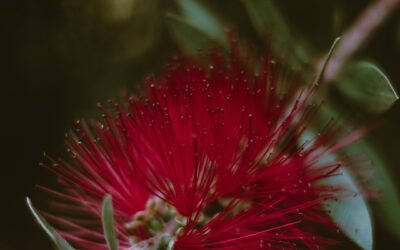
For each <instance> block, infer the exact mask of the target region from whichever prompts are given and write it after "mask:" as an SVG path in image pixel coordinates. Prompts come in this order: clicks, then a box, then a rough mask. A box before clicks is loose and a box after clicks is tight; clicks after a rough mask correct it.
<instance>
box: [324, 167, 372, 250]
mask: <svg viewBox="0 0 400 250" xmlns="http://www.w3.org/2000/svg"><path fill="white" fill-rule="evenodd" d="M324 183H328V184H332V185H340V186H344V187H345V188H346V191H344V193H343V198H340V199H339V200H337V201H332V200H329V201H327V202H326V203H325V206H326V207H327V208H328V209H329V211H331V213H330V215H331V217H332V219H333V220H334V221H335V222H336V223H337V225H338V226H339V227H340V229H341V230H342V231H343V233H345V234H346V235H347V236H348V237H349V238H350V239H351V240H353V241H354V242H355V243H356V244H357V245H359V246H360V247H361V248H362V249H364V250H370V249H372V245H373V243H372V242H373V235H372V221H371V217H370V213H369V209H368V206H367V202H366V201H365V199H364V197H363V194H362V191H361V189H360V188H359V187H358V186H357V184H356V182H355V180H354V179H353V177H352V176H351V174H350V172H349V171H347V170H346V169H345V168H342V169H341V174H340V175H336V176H333V177H330V178H329V179H327V180H326V181H324Z"/></svg>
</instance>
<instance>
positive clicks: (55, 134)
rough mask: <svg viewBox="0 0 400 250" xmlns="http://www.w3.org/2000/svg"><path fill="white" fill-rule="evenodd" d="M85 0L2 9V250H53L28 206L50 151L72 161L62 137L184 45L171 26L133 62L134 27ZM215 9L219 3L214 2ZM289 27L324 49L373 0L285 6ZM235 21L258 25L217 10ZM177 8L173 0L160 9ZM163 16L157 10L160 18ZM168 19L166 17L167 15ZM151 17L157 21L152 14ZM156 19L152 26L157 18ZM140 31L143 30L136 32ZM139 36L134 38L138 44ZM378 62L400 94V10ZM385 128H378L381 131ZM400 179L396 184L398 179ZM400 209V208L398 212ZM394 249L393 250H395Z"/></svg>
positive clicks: (372, 47) (372, 46)
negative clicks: (337, 16)
mask: <svg viewBox="0 0 400 250" xmlns="http://www.w3.org/2000/svg"><path fill="white" fill-rule="evenodd" d="M79 2H80V1H78V0H70V1H68V0H64V1H63V0H36V1H33V0H10V1H3V2H2V3H1V5H2V6H1V10H0V13H1V14H0V27H1V28H0V34H1V39H0V50H1V53H0V70H1V71H0V73H1V74H0V84H1V90H0V94H1V97H0V101H1V105H0V111H1V113H0V117H1V118H0V119H1V122H0V126H1V128H0V135H1V140H0V143H1V150H0V153H1V157H0V168H1V170H0V178H1V179H0V192H1V193H0V198H1V205H0V218H1V219H0V250H1V249H51V245H50V243H49V240H48V239H47V237H46V235H45V234H44V232H43V231H42V230H41V229H39V228H38V226H36V224H35V223H34V221H33V218H32V216H31V214H30V213H29V211H28V209H27V207H26V205H25V197H26V196H27V195H29V196H32V197H33V198H34V199H35V203H38V206H40V205H41V204H43V203H44V202H45V200H44V198H43V197H41V196H40V194H38V193H37V191H35V184H37V183H41V184H46V185H52V183H53V182H54V177H53V176H51V175H50V174H49V173H48V172H47V171H45V170H44V169H42V168H40V167H38V163H39V162H40V161H41V160H43V157H42V152H43V151H46V152H48V153H49V154H51V155H55V156H59V155H61V156H62V155H64V149H63V135H64V133H65V132H66V131H68V129H69V128H71V127H72V125H73V123H74V121H75V119H77V118H82V117H95V116H97V113H96V112H97V109H96V107H95V103H96V102H97V101H100V102H104V101H106V100H107V99H108V98H112V97H115V96H118V95H119V93H120V92H121V91H123V90H126V89H128V90H133V89H134V85H135V84H136V83H138V82H140V80H141V79H143V77H144V76H145V75H146V74H148V73H150V72H157V71H158V70H159V68H160V65H162V64H164V63H165V62H167V61H168V58H169V55H170V54H171V53H173V52H175V51H177V48H176V47H175V45H174V43H173V42H172V41H171V39H170V37H169V35H168V33H167V32H166V31H165V27H164V26H163V24H162V16H161V15H160V16H161V18H159V19H157V18H156V17H151V19H152V20H153V19H154V20H156V21H157V20H158V21H159V23H160V24H159V26H158V27H157V31H156V33H157V34H158V35H157V36H158V38H156V40H155V41H154V43H153V44H152V45H151V46H150V48H149V49H147V50H146V52H145V53H143V55H136V54H134V55H131V56H126V57H124V54H125V52H124V50H122V51H121V44H120V41H121V39H122V38H124V37H126V36H128V35H127V34H130V33H132V32H134V30H133V28H132V29H131V28H130V27H125V26H123V25H121V24H109V23H105V22H103V21H102V19H101V17H99V16H98V14H96V9H95V8H94V9H90V7H89V8H87V9H84V8H83V7H82V6H81V4H80V3H79ZM208 2H210V3H211V2H212V1H208ZM276 2H277V3H278V2H279V4H278V7H279V8H280V10H281V11H282V12H283V14H284V15H285V17H286V18H287V20H288V22H289V23H290V24H291V25H292V26H294V27H295V28H296V29H297V30H298V31H299V32H300V33H302V34H304V36H306V37H307V38H308V39H309V40H310V41H311V42H312V43H313V44H314V45H315V46H316V47H317V48H318V49H320V50H321V52H323V51H326V49H327V48H329V46H330V44H331V43H332V41H333V39H334V37H336V36H337V35H338V34H340V32H341V31H343V29H344V28H345V27H347V26H348V24H349V23H351V22H352V21H353V20H354V18H355V17H357V16H358V15H359V14H360V12H361V11H362V10H363V8H364V7H365V6H366V5H367V4H368V3H369V2H370V1H364V0H352V1H347V0H338V1H333V0H330V1H328V0H326V1H319V0H304V1H290V0H284V1H276ZM211 4H212V5H213V6H214V7H215V8H216V9H217V10H218V11H219V12H221V13H222V15H223V16H224V17H225V18H226V19H227V20H228V21H229V20H236V22H239V28H240V29H243V30H244V32H249V33H251V31H247V30H246V28H243V27H247V26H249V25H250V24H249V20H248V19H247V17H246V16H244V14H243V13H242V12H241V10H242V8H241V5H240V3H239V1H230V0H229V1H228V0H227V1H214V3H211ZM168 8H171V9H172V8H174V6H173V4H171V3H170V1H164V2H163V3H162V4H160V5H159V6H158V10H159V11H160V12H163V11H165V10H166V9H168ZM335 11H340V13H341V16H342V25H341V26H340V25H339V26H338V27H337V28H336V29H337V31H335V29H333V28H332V27H333V21H332V20H333V18H332V17H333V15H334V12H335ZM157 13H158V12H156V14H157ZM158 14H159V13H158ZM149 18H150V17H149ZM154 20H153V21H154ZM136 32H137V33H138V34H140V32H141V31H140V29H139V31H136ZM135 39H137V36H136V37H135V35H134V34H133V35H132V37H129V38H128V39H127V41H128V42H129V41H132V43H134V42H135ZM356 56H357V57H360V58H367V59H371V60H372V61H375V62H377V63H378V64H379V65H380V66H381V67H382V68H383V69H384V71H385V72H386V73H387V74H388V76H389V77H390V78H391V80H392V82H393V83H394V86H395V88H396V89H397V90H398V91H400V71H399V70H400V60H399V56H400V11H399V10H397V12H396V13H395V14H393V15H392V17H391V18H390V19H389V20H388V21H387V22H386V23H385V25H384V26H383V27H382V28H381V29H380V30H379V31H378V32H376V33H375V34H374V35H373V36H372V37H371V39H370V40H369V41H368V43H367V44H366V46H364V47H363V48H362V49H361V50H360V51H359V52H358V54H357V55H356ZM399 115H400V107H399V105H395V106H394V107H393V108H392V109H391V110H390V111H389V113H388V114H387V115H386V117H387V118H386V123H385V124H384V125H383V126H384V129H382V130H380V131H378V132H375V137H376V138H377V141H378V142H379V143H381V145H383V146H382V147H383V150H382V151H385V153H386V154H387V157H388V158H390V159H391V163H392V170H391V171H392V173H393V176H397V173H399V171H398V170H396V169H395V166H400V165H399V164H400V161H399V160H398V159H397V158H398V157H396V154H398V152H400V146H398V141H399V140H398V139H400V136H399V133H398V128H400V127H399V125H400V118H399ZM378 130H379V129H378ZM394 178H395V179H398V178H397V177H394ZM399 212H400V211H399ZM376 235H377V240H376V244H377V248H376V249H394V248H395V245H396V244H398V243H399V242H398V241H397V240H396V239H395V238H394V237H393V236H390V234H389V233H388V232H386V231H385V230H384V229H383V228H381V227H380V226H379V225H377V229H376ZM387 247H389V248H387Z"/></svg>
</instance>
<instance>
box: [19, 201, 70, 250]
mask: <svg viewBox="0 0 400 250" xmlns="http://www.w3.org/2000/svg"><path fill="white" fill-rule="evenodd" d="M26 204H27V205H28V207H29V209H30V210H31V213H32V214H33V216H34V217H35V220H36V222H37V223H38V224H39V225H40V226H41V227H42V228H43V230H44V231H45V232H46V233H47V235H48V236H49V237H50V239H51V240H52V241H53V243H54V244H55V245H56V247H57V248H58V249H59V250H74V248H73V247H72V246H71V245H70V244H68V242H67V241H66V240H65V239H63V238H62V237H61V236H60V235H59V234H58V233H57V232H56V230H54V228H53V227H52V226H50V224H49V223H48V222H47V221H46V219H45V218H43V217H42V216H41V215H40V213H39V212H38V211H37V210H36V208H35V207H34V206H33V204H32V202H31V200H30V199H29V198H28V197H26Z"/></svg>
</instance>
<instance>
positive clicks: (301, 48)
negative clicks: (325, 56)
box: [242, 0, 311, 66]
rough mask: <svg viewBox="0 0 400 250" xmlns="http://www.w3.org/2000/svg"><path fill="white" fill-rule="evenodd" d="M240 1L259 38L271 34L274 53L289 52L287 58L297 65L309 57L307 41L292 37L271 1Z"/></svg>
mask: <svg viewBox="0 0 400 250" xmlns="http://www.w3.org/2000/svg"><path fill="white" fill-rule="evenodd" d="M242 3H243V5H244V6H245V8H246V11H247V13H248V16H249V18H250V20H251V21H252V23H253V26H254V28H255V29H256V31H257V33H258V34H259V36H260V37H261V39H266V38H267V37H268V35H269V34H272V35H273V44H272V46H273V50H274V53H275V54H277V55H280V54H282V52H289V53H290V54H289V55H290V57H288V60H289V62H290V63H292V65H293V66H299V65H301V64H302V63H303V62H304V61H307V60H308V59H309V58H310V54H311V50H310V48H309V46H308V44H307V42H306V41H305V40H304V39H302V38H300V37H299V36H296V38H294V37H293V35H292V33H293V32H292V31H291V30H290V28H289V26H288V25H287V24H286V22H285V19H284V18H283V17H282V15H281V14H280V12H279V10H278V9H277V8H276V7H275V6H274V4H273V3H272V1H270V0H242ZM288 49H289V51H288Z"/></svg>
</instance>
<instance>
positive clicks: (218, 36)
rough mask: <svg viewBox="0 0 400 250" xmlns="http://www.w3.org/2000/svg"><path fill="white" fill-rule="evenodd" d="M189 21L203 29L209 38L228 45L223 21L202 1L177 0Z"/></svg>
mask: <svg viewBox="0 0 400 250" xmlns="http://www.w3.org/2000/svg"><path fill="white" fill-rule="evenodd" d="M177 3H178V5H179V6H180V8H181V10H182V12H183V15H184V18H185V20H186V21H187V23H189V24H191V25H192V26H194V27H196V28H197V29H199V30H201V31H202V32H203V33H204V34H206V35H207V36H208V37H209V38H211V39H213V40H215V41H218V42H219V43H221V44H223V45H228V39H227V37H226V32H225V30H224V27H223V25H222V23H221V22H220V21H219V20H218V18H217V17H216V16H215V15H214V14H213V13H212V12H211V11H210V10H208V9H207V8H206V7H205V6H204V5H203V4H202V3H201V2H200V1H196V0H177Z"/></svg>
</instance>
